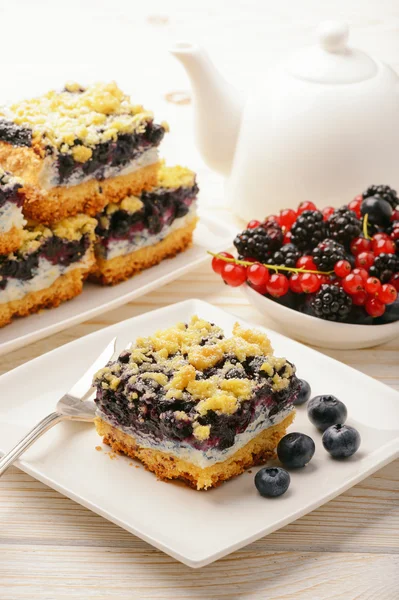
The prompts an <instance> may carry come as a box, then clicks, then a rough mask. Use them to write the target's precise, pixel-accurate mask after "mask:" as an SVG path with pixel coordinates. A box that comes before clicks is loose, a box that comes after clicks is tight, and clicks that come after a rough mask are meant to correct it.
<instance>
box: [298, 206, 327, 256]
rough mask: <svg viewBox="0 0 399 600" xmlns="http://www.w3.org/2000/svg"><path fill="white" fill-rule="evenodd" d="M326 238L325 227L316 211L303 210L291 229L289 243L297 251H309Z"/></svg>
mask: <svg viewBox="0 0 399 600" xmlns="http://www.w3.org/2000/svg"><path fill="white" fill-rule="evenodd" d="M326 236H327V226H326V223H325V222H324V221H323V215H322V214H321V212H320V211H318V210H305V211H304V212H303V213H302V214H301V215H299V217H298V218H297V220H296V221H295V223H294V224H293V226H292V228H291V241H292V243H293V244H294V245H295V246H296V247H297V248H299V250H311V249H312V248H314V247H315V246H317V244H318V243H319V242H321V241H322V240H324V238H325V237H326Z"/></svg>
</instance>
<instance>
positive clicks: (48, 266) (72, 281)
mask: <svg viewBox="0 0 399 600" xmlns="http://www.w3.org/2000/svg"><path fill="white" fill-rule="evenodd" d="M95 226H96V221H95V219H93V218H91V217H88V216H86V215H77V216H75V217H69V218H68V219H64V220H62V221H60V222H59V223H57V225H55V226H54V227H53V228H52V229H50V228H48V227H46V226H44V225H35V224H33V223H29V224H28V225H27V226H26V227H25V228H24V229H23V231H22V245H21V246H20V248H18V250H16V251H15V252H13V253H10V254H2V255H0V327H3V326H4V325H7V323H9V322H10V321H11V320H12V319H13V318H14V317H17V316H19V317H22V316H26V315H29V314H31V313H34V312H37V311H38V310H40V309H42V308H50V307H55V306H58V305H59V304H60V303H61V302H63V301H64V300H69V299H71V298H73V297H74V296H77V295H78V294H80V292H81V291H82V287H83V281H84V279H85V278H86V277H87V274H88V272H89V270H90V269H91V267H92V265H93V262H94V229H95Z"/></svg>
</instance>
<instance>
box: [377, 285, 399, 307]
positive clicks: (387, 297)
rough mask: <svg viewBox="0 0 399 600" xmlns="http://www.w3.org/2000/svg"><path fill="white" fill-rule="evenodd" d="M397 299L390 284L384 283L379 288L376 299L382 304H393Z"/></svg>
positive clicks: (394, 289) (395, 292) (396, 293)
mask: <svg viewBox="0 0 399 600" xmlns="http://www.w3.org/2000/svg"><path fill="white" fill-rule="evenodd" d="M397 297H398V292H397V290H396V288H395V287H394V286H393V285H391V284H390V283H384V285H383V286H382V288H381V292H380V293H379V294H378V298H379V299H380V300H381V302H383V303H384V304H392V302H395V300H396V298H397Z"/></svg>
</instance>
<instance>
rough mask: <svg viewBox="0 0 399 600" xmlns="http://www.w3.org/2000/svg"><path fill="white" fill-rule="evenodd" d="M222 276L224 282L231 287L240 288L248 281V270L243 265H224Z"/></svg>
mask: <svg viewBox="0 0 399 600" xmlns="http://www.w3.org/2000/svg"><path fill="white" fill-rule="evenodd" d="M221 275H222V277H223V281H224V282H225V283H227V285H231V287H238V286H239V285H242V284H243V283H245V281H246V280H247V269H246V267H244V266H243V265H236V264H234V263H224V265H223V268H222V272H221Z"/></svg>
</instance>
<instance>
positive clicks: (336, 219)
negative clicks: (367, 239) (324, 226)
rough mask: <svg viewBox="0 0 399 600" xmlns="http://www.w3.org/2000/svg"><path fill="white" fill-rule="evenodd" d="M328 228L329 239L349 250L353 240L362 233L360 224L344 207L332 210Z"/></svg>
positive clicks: (350, 211)
mask: <svg viewBox="0 0 399 600" xmlns="http://www.w3.org/2000/svg"><path fill="white" fill-rule="evenodd" d="M328 226H329V229H330V238H331V239H333V240H334V241H335V242H338V243H339V244H342V245H343V246H345V248H349V245H350V243H351V241H352V240H353V238H355V237H358V236H359V235H360V233H361V231H362V222H361V221H360V219H358V218H357V216H356V214H355V213H354V212H353V211H352V210H349V208H347V207H346V206H342V207H341V208H337V209H336V210H334V212H333V214H332V215H331V217H330V218H329V219H328Z"/></svg>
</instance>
